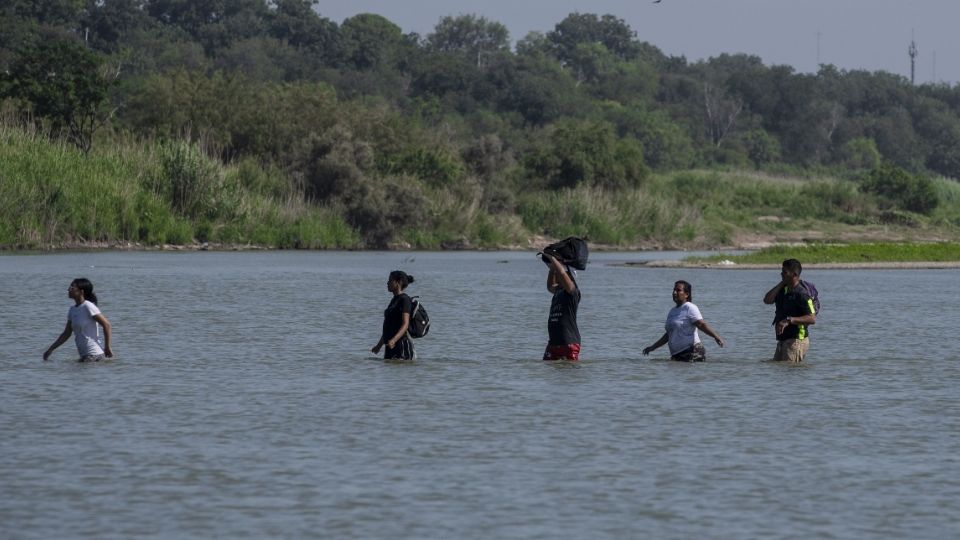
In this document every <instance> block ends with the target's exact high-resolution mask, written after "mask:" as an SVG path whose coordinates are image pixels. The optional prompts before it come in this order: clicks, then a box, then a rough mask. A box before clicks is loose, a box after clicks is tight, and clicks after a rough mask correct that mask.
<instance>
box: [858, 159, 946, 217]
mask: <svg viewBox="0 0 960 540" xmlns="http://www.w3.org/2000/svg"><path fill="white" fill-rule="evenodd" d="M860 190H861V191H864V192H867V193H874V194H876V195H878V196H880V198H881V199H882V200H884V201H886V202H887V204H889V205H892V206H895V207H898V208H902V209H904V210H909V211H911V212H917V213H921V214H929V213H930V212H932V211H933V210H934V209H935V208H936V207H937V205H938V204H939V203H940V201H939V199H938V197H937V191H936V189H935V188H934V186H933V182H932V181H931V180H930V179H929V178H926V177H921V176H915V175H912V174H910V173H908V172H907V171H905V170H903V169H901V168H900V167H897V166H896V165H894V164H892V163H890V162H886V163H884V164H882V165H880V166H879V167H877V168H875V169H873V170H871V171H870V172H869V173H868V174H867V175H866V177H864V179H863V180H862V182H861V184H860Z"/></svg>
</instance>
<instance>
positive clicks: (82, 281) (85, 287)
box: [70, 277, 97, 304]
mask: <svg viewBox="0 0 960 540" xmlns="http://www.w3.org/2000/svg"><path fill="white" fill-rule="evenodd" d="M70 284H71V285H73V286H74V287H76V288H78V289H80V292H82V293H83V299H84V300H89V301H91V302H93V303H94V304H96V303H97V295H95V294H93V283H91V282H90V280H89V279H87V278H85V277H78V278H77V279H75V280H73V282H71V283H70Z"/></svg>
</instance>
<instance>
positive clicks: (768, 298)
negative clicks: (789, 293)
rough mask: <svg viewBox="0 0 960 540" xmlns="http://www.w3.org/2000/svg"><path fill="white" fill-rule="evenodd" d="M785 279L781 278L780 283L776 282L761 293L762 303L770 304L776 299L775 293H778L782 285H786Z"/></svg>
mask: <svg viewBox="0 0 960 540" xmlns="http://www.w3.org/2000/svg"><path fill="white" fill-rule="evenodd" d="M786 281H787V280H786V279H781V280H780V283H777V284H776V285H775V286H774V287H773V288H772V289H770V290H769V291H767V294H765V295H763V303H764V304H772V303H774V302H776V301H777V293H779V292H780V291H781V290H782V289H783V288H784V287H786V286H787V284H786Z"/></svg>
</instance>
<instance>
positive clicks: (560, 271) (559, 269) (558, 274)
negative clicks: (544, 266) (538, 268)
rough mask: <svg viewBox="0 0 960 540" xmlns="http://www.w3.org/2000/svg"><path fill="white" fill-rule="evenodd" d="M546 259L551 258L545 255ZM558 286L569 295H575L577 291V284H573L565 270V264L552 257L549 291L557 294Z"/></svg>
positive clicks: (548, 283)
mask: <svg viewBox="0 0 960 540" xmlns="http://www.w3.org/2000/svg"><path fill="white" fill-rule="evenodd" d="M544 257H550V256H549V255H546V254H544ZM557 286H560V287H563V290H565V291H567V293H568V294H573V292H574V291H576V290H577V284H576V283H574V282H573V278H571V277H570V274H568V273H567V269H566V268H564V266H563V263H561V262H560V261H558V260H557V259H555V258H554V257H550V275H549V276H547V290H549V291H550V292H556V290H557Z"/></svg>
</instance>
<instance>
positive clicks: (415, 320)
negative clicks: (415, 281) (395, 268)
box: [407, 296, 430, 338]
mask: <svg viewBox="0 0 960 540" xmlns="http://www.w3.org/2000/svg"><path fill="white" fill-rule="evenodd" d="M410 300H411V301H412V302H413V309H411V310H410V326H409V327H408V328H407V334H410V337H412V338H422V337H423V336H425V335H427V332H429V331H430V315H427V309H426V308H425V307H423V304H421V303H420V297H419V296H414V297H411V298H410Z"/></svg>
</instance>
